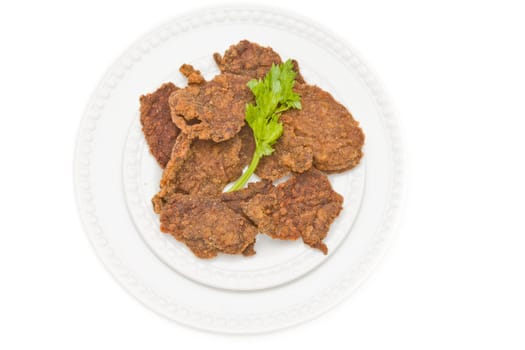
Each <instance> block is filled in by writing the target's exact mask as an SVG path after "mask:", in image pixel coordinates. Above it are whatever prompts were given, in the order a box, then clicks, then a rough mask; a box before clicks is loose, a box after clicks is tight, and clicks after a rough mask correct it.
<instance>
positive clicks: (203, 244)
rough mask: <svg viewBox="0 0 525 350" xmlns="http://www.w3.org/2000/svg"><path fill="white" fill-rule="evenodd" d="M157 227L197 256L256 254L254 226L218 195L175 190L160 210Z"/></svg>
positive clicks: (207, 257) (255, 230)
mask: <svg viewBox="0 0 525 350" xmlns="http://www.w3.org/2000/svg"><path fill="white" fill-rule="evenodd" d="M160 223H161V225H160V229H161V231H162V232H165V233H169V234H171V235H172V236H173V237H175V238H176V239H177V240H179V241H181V242H183V243H184V244H186V245H187V246H188V247H189V248H190V249H191V251H192V252H193V253H194V254H195V255H196V256H198V257H199V258H204V259H209V258H213V257H214V256H216V255H217V254H218V253H219V252H222V253H226V254H241V253H243V254H245V255H252V254H254V253H255V251H254V249H253V246H254V243H255V236H256V235H257V228H256V227H255V226H254V225H253V224H252V223H251V222H250V221H248V220H247V219H246V218H245V217H244V216H243V215H241V214H238V213H236V212H235V211H234V210H232V209H231V208H230V207H228V205H226V204H225V203H223V202H222V201H221V200H220V199H219V198H211V197H200V196H195V195H192V196H190V195H185V194H180V193H177V194H175V195H173V196H172V197H171V198H170V199H169V201H168V202H166V203H165V205H164V207H163V209H162V211H161V212H160Z"/></svg>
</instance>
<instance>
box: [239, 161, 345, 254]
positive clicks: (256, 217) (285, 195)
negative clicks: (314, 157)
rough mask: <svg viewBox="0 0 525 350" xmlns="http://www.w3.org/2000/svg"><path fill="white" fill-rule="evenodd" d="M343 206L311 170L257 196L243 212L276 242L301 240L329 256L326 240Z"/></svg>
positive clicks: (317, 173)
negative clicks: (300, 238) (324, 241)
mask: <svg viewBox="0 0 525 350" xmlns="http://www.w3.org/2000/svg"><path fill="white" fill-rule="evenodd" d="M342 204H343V197H342V196H341V195H339V194H338V193H336V192H335V191H334V190H333V189H332V186H331V185H330V182H329V181H328V178H327V177H326V175H324V174H323V173H321V172H320V171H318V170H315V169H311V170H309V171H307V172H304V173H302V174H296V175H294V176H293V177H292V178H291V179H289V180H288V181H286V182H284V183H282V184H279V185H278V186H276V187H275V188H274V189H273V190H272V191H269V192H268V193H263V194H257V195H255V196H254V197H253V198H251V199H250V200H248V201H247V202H244V203H243V204H242V208H243V211H244V213H245V215H247V216H248V217H249V218H250V219H251V220H252V221H253V222H254V223H255V224H256V225H257V227H258V229H259V230H260V231H261V232H263V233H266V234H268V235H269V236H271V237H273V238H277V239H287V240H295V239H298V238H299V237H302V239H303V242H304V243H306V244H307V245H309V246H311V247H313V248H317V249H319V250H321V251H322V252H323V253H324V254H327V252H328V248H327V247H326V245H325V244H324V243H323V239H324V238H325V237H326V235H327V234H328V230H329V229H330V225H331V224H332V222H333V221H334V220H335V218H336V217H337V216H338V215H339V213H340V211H341V210H342Z"/></svg>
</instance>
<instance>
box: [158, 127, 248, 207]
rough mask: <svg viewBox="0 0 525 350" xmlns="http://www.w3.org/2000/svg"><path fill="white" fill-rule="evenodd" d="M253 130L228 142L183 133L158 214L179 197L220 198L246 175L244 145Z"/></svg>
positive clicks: (162, 186)
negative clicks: (195, 138) (194, 138)
mask: <svg viewBox="0 0 525 350" xmlns="http://www.w3.org/2000/svg"><path fill="white" fill-rule="evenodd" d="M246 129H249V127H247V126H246V127H244V128H243V130H242V131H241V132H240V133H239V134H237V135H236V136H235V137H234V138H232V139H230V140H228V141H224V142H218V143H216V142H213V141H209V140H192V139H191V138H190V137H188V135H186V134H184V133H181V134H180V135H179V137H178V138H177V141H176V143H175V146H174V147H173V150H172V155H171V159H170V161H169V162H168V165H167V166H166V168H165V169H164V173H163V174H162V178H161V180H160V191H159V193H157V195H155V197H154V198H153V200H152V201H153V206H154V209H155V212H157V213H160V211H161V209H162V207H163V205H164V204H165V203H166V202H167V201H168V200H169V198H170V197H171V196H173V195H174V194H175V193H185V194H199V195H219V194H220V193H221V192H222V190H223V189H224V187H225V186H226V185H227V184H228V183H229V182H231V181H233V180H235V179H237V178H238V177H239V176H241V174H242V170H243V168H244V167H245V166H246V164H247V163H248V162H249V158H248V156H247V155H246V153H245V152H246V150H249V148H250V147H251V146H250V145H243V142H246V140H249V138H248V137H246V136H245V135H246V134H247V135H250V133H249V130H246Z"/></svg>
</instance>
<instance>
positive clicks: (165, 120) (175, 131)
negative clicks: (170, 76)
mask: <svg viewBox="0 0 525 350" xmlns="http://www.w3.org/2000/svg"><path fill="white" fill-rule="evenodd" d="M175 90H178V87H176V86H175V85H174V84H172V83H165V84H163V85H162V86H161V87H159V88H158V89H157V90H156V91H155V92H153V93H151V94H146V95H142V96H141V97H140V123H141V124H142V132H143V133H144V137H145V138H146V142H147V143H148V146H149V150H150V152H151V154H152V155H153V157H155V159H156V160H157V162H158V163H159V165H160V166H161V167H162V168H164V167H165V166H166V164H168V161H169V160H170V156H171V149H172V148H173V145H174V144H175V140H176V139H177V136H178V135H179V133H180V130H179V128H178V127H177V126H176V125H175V124H174V123H173V121H172V120H171V113H170V106H169V104H168V99H169V96H170V95H171V93H172V92H173V91H175Z"/></svg>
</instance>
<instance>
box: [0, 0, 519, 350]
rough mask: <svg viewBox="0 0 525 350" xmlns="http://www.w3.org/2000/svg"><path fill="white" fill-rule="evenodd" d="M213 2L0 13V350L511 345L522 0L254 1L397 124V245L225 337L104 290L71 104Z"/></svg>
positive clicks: (0, 7) (17, 8)
mask: <svg viewBox="0 0 525 350" xmlns="http://www.w3.org/2000/svg"><path fill="white" fill-rule="evenodd" d="M190 3H191V4H190ZM210 3H214V2H212V1H195V0H193V1H188V0H187V1H174V0H171V1H153V0H149V1H142V2H136V1H119V2H117V1H94V0H93V1H89V2H87V1H86V2H83V3H77V4H74V3H73V2H71V1H63V2H58V1H16V2H15V1H12V2H7V1H2V2H1V3H0V89H1V90H0V101H1V104H0V118H1V119H0V121H1V124H0V159H1V164H2V166H1V172H0V180H1V181H0V204H1V211H0V217H1V221H0V223H1V226H0V228H1V229H0V348H1V349H18V348H20V349H36V348H50V349H51V348H52V349H71V348H77V349H84V348H85V349H94V348H113V349H135V348H147V349H168V348H169V349H194V348H197V347H202V348H204V347H207V348H212V347H213V348H214V349H241V348H242V349H246V348H249V349H275V348H285V347H286V348H296V349H299V348H305V349H308V348H312V349H318V348H328V347H329V348H343V347H344V348H349V349H386V348H388V349H398V348H399V349H445V348H446V349H474V348H476V349H495V348H498V349H523V348H524V347H525V220H524V216H525V184H524V183H525V166H524V162H525V122H524V121H525V34H524V33H525V10H524V9H523V8H520V6H519V5H520V3H523V2H522V1H515V2H510V1H472V2H469V1H435V2H430V1H412V2H411V1H396V2H394V1H359V2H357V1H348V2H347V4H346V5H345V7H342V5H341V4H342V3H343V1H328V0H323V1H305V0H303V1H295V2H292V1H290V2H285V1H275V0H272V1H270V0H266V1H264V2H263V3H262V4H268V5H271V4H273V5H278V6H282V7H283V8H289V9H293V10H296V11H299V12H301V13H303V14H304V15H306V16H309V17H311V18H313V19H315V20H317V21H319V22H321V23H323V24H325V25H327V26H329V27H330V28H331V29H333V31H335V32H336V33H338V34H339V35H341V36H344V37H346V38H347V39H348V41H349V42H350V43H351V44H352V45H353V46H354V47H355V48H356V49H357V50H358V51H360V52H361V53H362V54H363V56H364V57H365V58H366V59H367V61H368V62H369V63H370V65H371V66H372V67H373V68H374V69H375V70H376V72H377V73H378V74H379V76H380V77H381V78H382V80H383V82H384V83H385V86H386V87H387V90H388V91H389V93H390V95H391V97H392V100H393V101H394V104H395V105H396V107H397V111H398V112H399V116H400V119H401V121H402V124H403V127H404V133H405V136H406V146H407V147H406V148H407V151H408V156H409V163H410V164H409V174H408V181H407V183H408V186H409V188H408V196H407V201H406V206H405V213H404V216H403V220H402V223H401V225H400V227H399V235H398V238H397V240H396V241H395V242H394V244H393V245H392V247H391V249H390V250H389V252H388V254H387V256H386V257H385V259H384V260H383V262H382V264H381V265H380V266H379V267H378V268H377V270H376V271H375V273H374V274H373V275H372V276H371V277H370V278H369V279H368V280H367V281H366V283H365V284H364V285H363V286H362V287H361V288H360V289H359V290H358V292H357V293H355V294H354V295H352V296H351V297H350V298H349V299H347V301H346V302H344V303H343V304H341V305H339V306H338V307H336V308H335V309H333V310H332V311H330V312H329V313H327V314H325V315H323V316H322V317H320V318H318V319H316V320H314V321H311V322H309V323H307V324H303V325H300V326H297V327H294V328H292V329H288V330H285V331H281V332H275V333H270V334H266V335H262V336H244V337H229V336H223V335H213V334H208V333H203V332H200V331H195V330H193V329H188V328H186V327H183V326H180V325H178V324H176V323H174V322H171V321H168V320H166V319H163V318H161V317H159V316H157V315H156V314H154V313H153V312H150V311H149V310H147V309H146V308H144V307H143V306H142V305H140V304H139V303H138V302H137V301H135V300H134V299H133V298H132V297H130V296H129V295H128V294H127V293H125V292H124V291H123V290H122V289H121V288H120V287H119V286H118V285H117V283H115V282H114V281H113V280H112V278H111V277H110V275H109V274H108V273H107V272H106V271H105V270H104V268H103V266H102V264H101V263H100V262H99V261H98V259H97V258H96V257H95V255H94V253H93V251H92V249H91V247H90V245H89V243H88V240H87V238H86V237H85V235H84V233H83V232H82V229H81V226H80V223H79V219H78V215H77V211H76V207H75V202H74V196H73V184H72V160H73V148H74V142H75V135H76V131H77V125H78V123H79V120H80V118H81V115H82V112H83V108H84V106H85V104H86V103H87V99H88V97H89V95H90V93H91V90H92V89H93V88H94V87H95V85H96V83H97V81H98V79H99V78H100V77H101V75H102V73H103V72H104V71H105V70H106V68H107V67H108V65H109V64H110V63H111V62H112V61H113V60H114V59H115V58H116V57H117V56H118V54H120V52H122V51H123V50H124V49H125V48H126V47H127V46H128V45H129V44H130V43H131V42H132V41H133V40H135V39H136V38H137V37H138V36H139V35H141V34H142V33H144V32H145V31H148V30H149V29H151V28H152V27H154V26H156V25H157V24H158V23H159V22H160V21H163V20H166V19H168V18H170V17H171V16H175V15H177V14H179V13H181V12H183V11H187V10H191V9H194V8H196V7H197V8H198V7H200V6H202V5H206V4H210Z"/></svg>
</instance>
